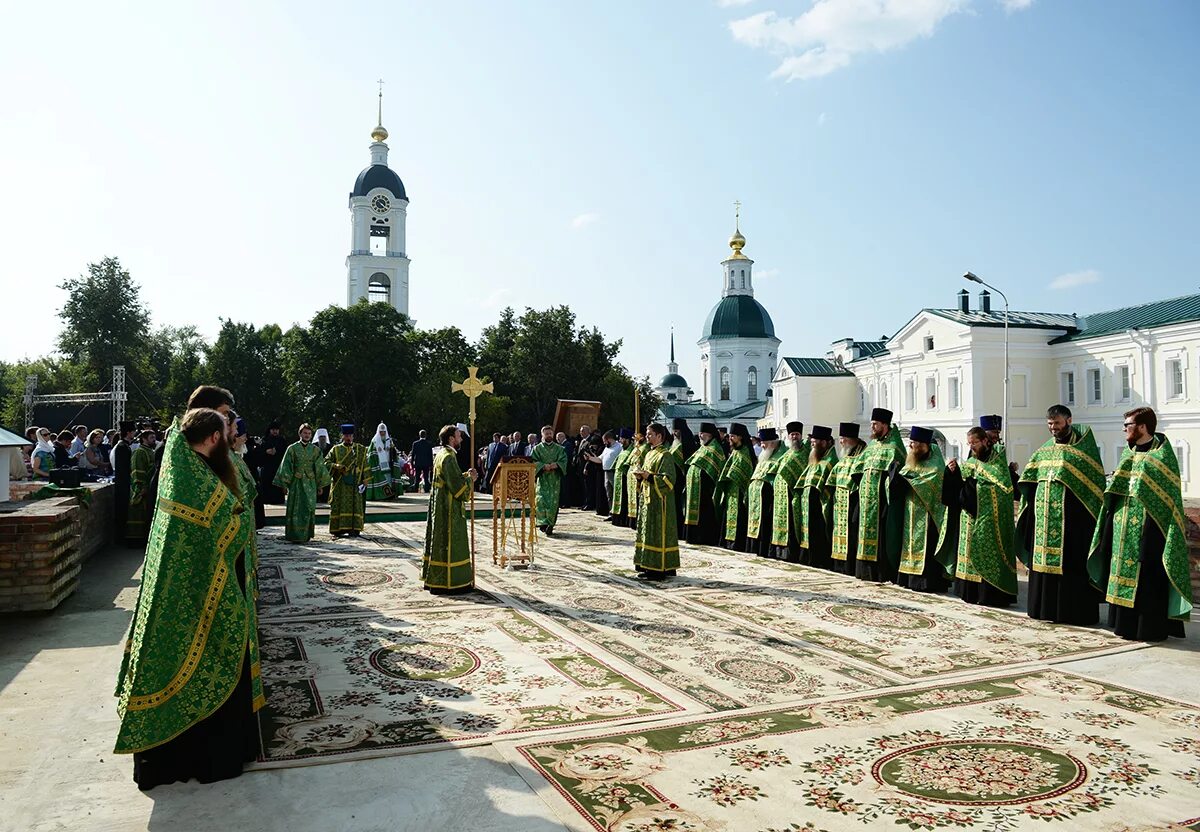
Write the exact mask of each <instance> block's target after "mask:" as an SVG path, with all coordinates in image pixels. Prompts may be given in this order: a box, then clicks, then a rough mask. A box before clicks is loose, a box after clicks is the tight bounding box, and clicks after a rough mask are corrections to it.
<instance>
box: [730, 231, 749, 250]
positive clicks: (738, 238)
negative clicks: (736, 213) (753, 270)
mask: <svg viewBox="0 0 1200 832" xmlns="http://www.w3.org/2000/svg"><path fill="white" fill-rule="evenodd" d="M745 245H746V238H745V237H743V236H742V232H741V230H740V229H735V230H734V232H733V236H732V237H730V238H729V247H730V248H731V249H733V256H734V257H745V256H746V255H744V254H742V249H743V248H744V247H745Z"/></svg>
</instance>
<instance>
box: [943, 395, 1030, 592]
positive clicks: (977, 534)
mask: <svg viewBox="0 0 1200 832" xmlns="http://www.w3.org/2000/svg"><path fill="white" fill-rule="evenodd" d="M984 418H985V419H986V418H988V417H984ZM967 444H968V445H969V446H970V448H971V453H970V456H969V457H967V459H965V460H964V461H963V462H962V463H961V464H960V463H959V462H958V461H957V460H950V462H949V463H947V464H946V485H945V488H943V496H944V498H945V500H944V501H945V503H946V506H947V512H946V513H947V516H948V517H952V516H953V515H956V514H957V515H958V518H959V519H958V541H957V545H952V543H953V542H952V541H951V540H950V539H949V538H950V535H951V534H952V531H951V526H952V525H953V524H952V523H951V522H947V523H946V525H945V526H943V528H942V535H943V538H944V539H943V541H942V545H941V546H940V547H939V550H938V551H939V553H940V554H941V557H942V562H943V563H944V564H945V565H946V566H947V568H952V569H953V570H954V592H955V594H956V595H958V597H960V598H962V599H963V600H964V601H966V602H967V603H968V604H980V605H982V606H986V607H1008V606H1012V605H1013V604H1015V603H1016V601H1017V561H1016V555H1015V552H1016V548H1015V547H1016V542H1015V541H1014V540H1013V479H1014V474H1013V473H1012V471H1011V470H1009V467H1008V453H1007V451H1006V449H1005V447H1004V445H1003V443H999V442H993V441H992V438H991V437H990V436H989V435H988V433H987V431H986V429H985V427H984V426H982V425H981V426H980V427H977V428H971V430H970V431H968V432H967Z"/></svg>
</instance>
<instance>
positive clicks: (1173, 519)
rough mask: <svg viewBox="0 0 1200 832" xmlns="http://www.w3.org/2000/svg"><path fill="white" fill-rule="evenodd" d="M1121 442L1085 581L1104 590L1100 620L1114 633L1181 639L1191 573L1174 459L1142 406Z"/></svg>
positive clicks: (1129, 416) (1127, 420)
mask: <svg viewBox="0 0 1200 832" xmlns="http://www.w3.org/2000/svg"><path fill="white" fill-rule="evenodd" d="M1124 425H1125V437H1126V440H1127V442H1128V445H1127V447H1126V448H1125V450H1124V452H1123V453H1122V454H1121V460H1120V462H1118V463H1117V470H1116V471H1115V472H1114V473H1113V476H1112V480H1111V481H1110V482H1109V484H1108V488H1107V490H1106V491H1105V493H1104V509H1103V512H1102V513H1101V516H1100V522H1099V523H1098V524H1097V525H1096V533H1095V536H1094V537H1093V539H1092V549H1091V554H1090V555H1089V556H1088V573H1089V574H1090V575H1091V578H1092V583H1093V584H1095V585H1096V586H1097V587H1098V588H1101V589H1103V590H1104V591H1105V599H1106V600H1107V601H1108V623H1109V625H1110V626H1111V627H1112V628H1113V631H1114V632H1115V633H1116V634H1117V635H1119V636H1120V637H1121V638H1125V639H1129V640H1136V641H1163V640H1164V639H1166V638H1167V637H1168V636H1177V637H1179V638H1183V637H1184V632H1183V622H1185V621H1187V620H1189V618H1190V616H1191V610H1192V575H1191V570H1190V566H1189V563H1188V544H1187V538H1186V532H1185V521H1184V513H1183V494H1182V490H1181V484H1180V476H1179V460H1178V459H1177V458H1176V456H1175V448H1174V447H1173V446H1172V445H1171V442H1170V441H1169V440H1168V439H1167V437H1166V436H1165V435H1164V434H1161V433H1157V432H1156V428H1157V427H1158V417H1157V416H1156V415H1155V413H1154V411H1153V410H1151V409H1150V408H1148V407H1139V408H1136V409H1134V410H1131V411H1129V412H1128V413H1126V414H1125V422H1124Z"/></svg>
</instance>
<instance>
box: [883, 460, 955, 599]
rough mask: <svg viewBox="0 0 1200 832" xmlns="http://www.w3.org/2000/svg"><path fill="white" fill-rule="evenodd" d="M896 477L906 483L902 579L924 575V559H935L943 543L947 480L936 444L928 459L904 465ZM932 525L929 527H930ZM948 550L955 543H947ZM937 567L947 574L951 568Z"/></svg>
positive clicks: (944, 464)
mask: <svg viewBox="0 0 1200 832" xmlns="http://www.w3.org/2000/svg"><path fill="white" fill-rule="evenodd" d="M899 476H901V477H903V478H904V479H905V481H906V482H907V483H908V488H907V489H906V490H905V491H904V492H903V493H904V506H903V509H902V513H903V515H904V531H903V533H902V534H901V545H900V568H899V570H898V571H899V572H900V573H901V574H903V575H921V574H923V573H924V572H925V561H926V558H927V557H935V556H936V554H937V552H938V551H940V547H941V546H942V545H944V544H945V543H946V541H945V540H944V536H943V535H942V534H941V532H942V529H943V528H944V527H945V525H946V506H945V504H943V503H942V483H943V481H944V480H945V477H946V460H945V459H944V458H943V457H942V449H941V448H940V447H938V444H937V443H936V442H934V443H932V444H930V446H929V459H927V460H925V461H924V462H919V463H917V464H916V465H907V464H906V465H905V466H904V467H903V468H901V469H900V473H899ZM931 525H932V527H931ZM930 540H933V541H935V551H933V552H930V551H929V541H930ZM949 543H950V545H951V546H955V545H957V543H958V541H956V540H953V541H949ZM938 562H939V564H941V566H942V568H943V569H944V570H945V571H946V573H947V574H952V573H953V566H950V567H946V566H945V564H944V563H942V561H941V558H939V559H938Z"/></svg>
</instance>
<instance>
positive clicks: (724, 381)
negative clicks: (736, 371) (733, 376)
mask: <svg viewBox="0 0 1200 832" xmlns="http://www.w3.org/2000/svg"><path fill="white" fill-rule="evenodd" d="M720 378H721V401H723V402H727V401H729V368H728V367H722V368H721V376H720Z"/></svg>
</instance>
